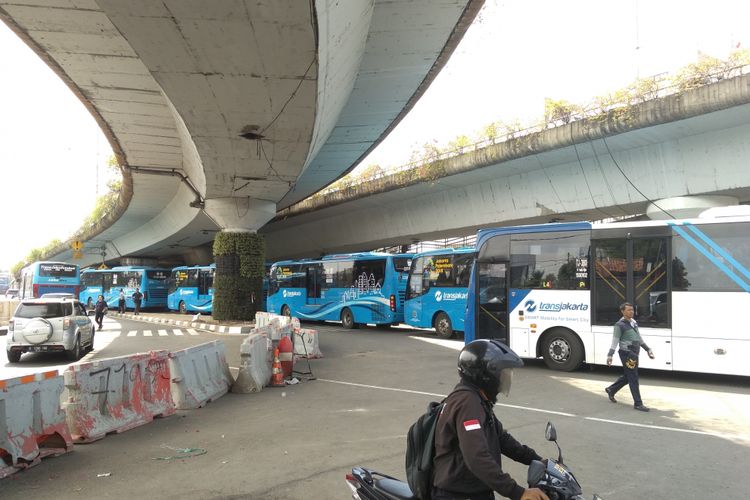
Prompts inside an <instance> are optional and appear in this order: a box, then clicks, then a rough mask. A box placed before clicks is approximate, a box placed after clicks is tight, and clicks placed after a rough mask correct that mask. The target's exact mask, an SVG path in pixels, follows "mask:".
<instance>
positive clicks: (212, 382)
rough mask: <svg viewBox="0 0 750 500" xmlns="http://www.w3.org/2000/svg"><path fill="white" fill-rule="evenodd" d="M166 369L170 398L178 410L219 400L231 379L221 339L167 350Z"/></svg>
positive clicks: (230, 384)
mask: <svg viewBox="0 0 750 500" xmlns="http://www.w3.org/2000/svg"><path fill="white" fill-rule="evenodd" d="M169 370H170V373H171V376H172V386H171V387H172V399H173V401H174V403H175V406H176V407H177V409H180V410H187V409H191V408H200V407H202V406H203V405H205V404H206V403H208V402H209V401H213V400H215V399H218V398H219V397H221V396H223V395H224V394H226V393H227V391H228V390H229V388H230V387H232V383H233V382H234V379H233V378H232V374H231V373H230V372H229V365H228V364H227V357H226V352H225V348H224V342H222V341H220V340H215V341H213V342H207V343H205V344H199V345H197V346H193V347H190V348H188V349H183V350H181V351H175V352H171V353H169Z"/></svg>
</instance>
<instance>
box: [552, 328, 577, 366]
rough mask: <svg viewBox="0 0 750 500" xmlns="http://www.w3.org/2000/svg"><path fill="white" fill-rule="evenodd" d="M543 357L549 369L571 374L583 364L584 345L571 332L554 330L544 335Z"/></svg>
mask: <svg viewBox="0 0 750 500" xmlns="http://www.w3.org/2000/svg"><path fill="white" fill-rule="evenodd" d="M542 357H543V358H544V363H545V364H546V365H547V366H548V367H549V368H552V369H553V370H560V371H564V372H570V371H573V370H575V369H576V368H578V367H579V366H581V363H582V362H583V344H582V343H581V340H580V339H579V338H578V336H577V335H576V334H574V333H573V332H571V331H570V330H566V329H564V328H554V329H552V330H550V331H549V332H547V333H546V334H544V338H543V339H542Z"/></svg>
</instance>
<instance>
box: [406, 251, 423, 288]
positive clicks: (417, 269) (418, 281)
mask: <svg viewBox="0 0 750 500" xmlns="http://www.w3.org/2000/svg"><path fill="white" fill-rule="evenodd" d="M411 266H412V267H411V272H410V273H409V283H408V285H407V287H408V290H409V298H412V297H419V296H420V295H422V293H423V290H422V271H423V269H424V257H419V258H418V259H414V261H413V262H412V264H411Z"/></svg>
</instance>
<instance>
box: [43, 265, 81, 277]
mask: <svg viewBox="0 0 750 500" xmlns="http://www.w3.org/2000/svg"><path fill="white" fill-rule="evenodd" d="M77 273H78V266H76V265H73V264H39V276H44V277H51V278H75V277H76V274H77Z"/></svg>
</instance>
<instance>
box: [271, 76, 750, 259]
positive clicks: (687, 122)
mask: <svg viewBox="0 0 750 500" xmlns="http://www.w3.org/2000/svg"><path fill="white" fill-rule="evenodd" d="M748 165H750V76H748V75H745V76H739V77H736V78H732V79H729V80H724V81H721V82H719V83H715V84H711V85H707V86H705V87H701V88H698V89H694V90H690V91H687V92H683V93H679V94H675V95H670V96H667V97H663V98H659V99H655V100H652V101H647V102H644V103H642V104H639V105H635V106H631V107H628V108H626V109H620V110H612V111H610V112H609V113H605V114H603V115H601V116H598V117H595V118H589V119H586V120H581V121H576V122H573V123H570V124H567V125H561V126H558V127H555V128H550V129H546V130H542V131H539V132H536V133H532V134H529V135H525V136H522V137H517V138H514V139H510V140H508V141H506V142H501V143H498V144H495V145H491V146H488V147H483V148H481V149H477V150H474V151H470V152H467V153H464V154H460V155H457V156H453V157H450V158H447V159H444V160H441V161H438V162H435V163H433V164H430V165H428V166H427V167H426V168H423V169H421V171H422V172H424V175H425V176H424V177H419V176H404V175H403V174H394V175H391V176H386V177H384V178H382V179H378V180H376V181H373V182H369V183H366V184H362V185H358V186H354V187H351V188H348V189H346V190H343V191H338V192H334V193H330V194H327V195H325V196H322V197H320V196H316V197H315V198H312V199H309V200H306V201H304V202H303V203H300V204H297V205H295V206H293V207H290V208H288V209H285V210H282V211H281V213H280V214H279V216H278V217H276V218H275V219H274V220H272V221H271V222H270V223H268V224H266V225H265V226H264V227H263V228H262V230H261V232H262V233H264V234H265V235H266V241H267V244H268V250H267V252H268V255H270V256H273V257H276V258H279V259H280V258H288V257H301V256H311V255H318V254H322V253H327V252H331V251H339V252H340V251H355V250H364V249H371V248H379V247H383V246H390V245H397V244H399V245H400V244H409V243H412V242H414V241H418V240H430V239H438V238H447V237H453V236H461V235H466V234H470V233H473V232H474V231H476V230H477V229H479V228H482V227H488V226H504V225H514V224H527V223H544V222H558V221H576V220H600V219H605V218H610V217H618V216H627V215H633V214H644V213H647V212H649V213H651V214H652V215H653V216H661V217H667V215H666V214H663V213H662V214H659V212H660V210H659V209H658V208H657V206H658V207H661V208H662V209H664V210H666V211H667V212H669V213H670V214H672V215H675V216H676V217H680V216H694V215H695V214H696V212H697V211H700V210H701V207H702V206H705V208H708V206H711V205H717V204H730V203H748V202H750V169H749V168H748ZM405 177H406V178H407V180H404V178H405ZM684 197H689V198H688V199H687V200H686V199H685V198H684ZM651 202H656V205H653V204H652V203H651Z"/></svg>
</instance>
